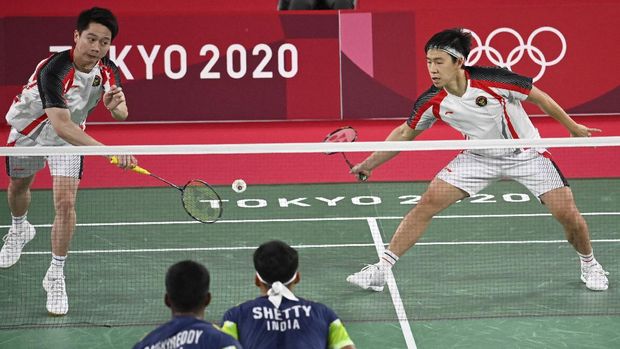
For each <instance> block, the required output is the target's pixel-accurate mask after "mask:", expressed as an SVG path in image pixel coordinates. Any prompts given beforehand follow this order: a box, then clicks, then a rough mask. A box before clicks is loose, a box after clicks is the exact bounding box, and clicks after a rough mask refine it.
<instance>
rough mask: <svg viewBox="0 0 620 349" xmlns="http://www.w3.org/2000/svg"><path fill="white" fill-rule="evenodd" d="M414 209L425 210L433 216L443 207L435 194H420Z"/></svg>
mask: <svg viewBox="0 0 620 349" xmlns="http://www.w3.org/2000/svg"><path fill="white" fill-rule="evenodd" d="M416 209H417V210H418V211H420V212H425V213H426V214H428V215H430V216H434V215H435V214H437V213H439V212H440V211H441V210H442V209H443V203H442V201H441V200H440V199H439V198H438V197H436V196H435V195H428V194H426V195H422V197H421V198H420V201H419V202H418V204H417V206H416Z"/></svg>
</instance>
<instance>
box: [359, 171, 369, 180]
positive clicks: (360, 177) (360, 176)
mask: <svg viewBox="0 0 620 349" xmlns="http://www.w3.org/2000/svg"><path fill="white" fill-rule="evenodd" d="M357 179H359V180H360V181H362V182H366V181H367V180H368V176H367V175H365V174H363V173H361V172H360V173H358V174H357Z"/></svg>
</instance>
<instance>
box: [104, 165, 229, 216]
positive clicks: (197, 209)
mask: <svg viewBox="0 0 620 349" xmlns="http://www.w3.org/2000/svg"><path fill="white" fill-rule="evenodd" d="M110 163H112V164H114V165H117V164H118V158H117V157H116V156H112V157H111V159H110ZM130 170H131V171H133V172H136V173H139V174H143V175H147V176H151V177H153V178H155V179H157V180H159V181H161V182H164V183H166V184H168V185H169V186H171V187H172V188H175V189H177V190H179V191H180V192H181V202H182V203H183V209H184V210H185V212H187V214H188V215H189V216H190V217H192V218H193V219H195V220H197V221H199V222H202V223H214V222H215V221H217V220H218V219H220V217H221V216H222V211H223V208H222V199H221V198H220V196H219V195H218V194H217V192H216V191H215V189H213V187H211V186H210V185H209V184H208V183H207V182H205V181H203V180H201V179H192V180H190V181H189V182H187V183H186V184H185V185H183V186H178V185H176V184H174V183H172V182H170V181H168V180H166V179H164V178H161V177H159V176H158V175H156V174H154V173H151V172H150V171H148V170H146V169H144V168H142V167H140V166H133V167H131V168H130Z"/></svg>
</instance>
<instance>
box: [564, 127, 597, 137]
mask: <svg viewBox="0 0 620 349" xmlns="http://www.w3.org/2000/svg"><path fill="white" fill-rule="evenodd" d="M592 132H601V129H598V128H590V127H588V126H585V125H582V124H577V127H576V128H575V129H573V130H571V131H570V135H571V137H591V136H592Z"/></svg>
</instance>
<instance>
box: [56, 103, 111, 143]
mask: <svg viewBox="0 0 620 349" xmlns="http://www.w3.org/2000/svg"><path fill="white" fill-rule="evenodd" d="M45 114H47V117H48V119H49V120H50V122H51V123H52V127H54V131H56V134H57V135H58V136H59V137H60V138H62V139H64V140H65V141H67V142H68V143H70V144H73V145H103V144H101V143H100V142H99V141H97V140H96V139H94V138H93V137H91V136H89V135H88V134H87V133H86V132H84V130H82V129H81V128H80V127H79V126H78V125H76V124H75V123H74V122H73V121H71V114H70V113H69V109H64V108H46V109H45Z"/></svg>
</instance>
